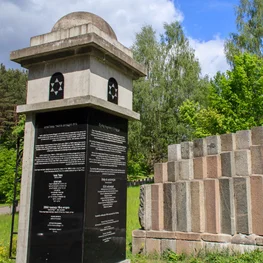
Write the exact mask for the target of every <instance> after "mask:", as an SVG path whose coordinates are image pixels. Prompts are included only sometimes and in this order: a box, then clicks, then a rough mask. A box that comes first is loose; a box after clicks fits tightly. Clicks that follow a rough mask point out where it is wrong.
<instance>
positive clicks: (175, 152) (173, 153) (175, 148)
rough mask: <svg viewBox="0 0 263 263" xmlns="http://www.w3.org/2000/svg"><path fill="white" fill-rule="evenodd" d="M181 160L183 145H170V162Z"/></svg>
mask: <svg viewBox="0 0 263 263" xmlns="http://www.w3.org/2000/svg"><path fill="white" fill-rule="evenodd" d="M179 160H181V144H171V145H168V162H175V161H179Z"/></svg>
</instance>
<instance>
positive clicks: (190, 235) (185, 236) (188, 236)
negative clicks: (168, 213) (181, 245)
mask: <svg viewBox="0 0 263 263" xmlns="http://www.w3.org/2000/svg"><path fill="white" fill-rule="evenodd" d="M175 238H176V239H177V240H189V241H199V240H201V234H199V233H194V232H178V231H177V232H175Z"/></svg>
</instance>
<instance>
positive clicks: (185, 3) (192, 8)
mask: <svg viewBox="0 0 263 263" xmlns="http://www.w3.org/2000/svg"><path fill="white" fill-rule="evenodd" d="M174 4H175V6H177V7H178V8H179V9H180V10H181V11H182V12H183V14H184V20H183V25H184V27H185V29H186V31H187V33H188V34H189V35H190V36H191V37H193V38H195V39H201V40H204V41H207V40H210V39H211V38H212V37H213V36H214V35H218V34H219V35H220V37H222V38H225V37H227V36H228V35H229V33H230V32H233V31H235V30H236V26H235V12H234V6H236V5H238V1H237V0H229V1H224V0H222V1H220V0H202V1H201V0H175V1H174Z"/></svg>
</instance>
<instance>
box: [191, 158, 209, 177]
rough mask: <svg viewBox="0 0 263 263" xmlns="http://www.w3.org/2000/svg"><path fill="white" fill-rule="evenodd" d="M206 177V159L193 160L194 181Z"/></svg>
mask: <svg viewBox="0 0 263 263" xmlns="http://www.w3.org/2000/svg"><path fill="white" fill-rule="evenodd" d="M206 177H207V163H206V157H197V158H194V179H204V178H206Z"/></svg>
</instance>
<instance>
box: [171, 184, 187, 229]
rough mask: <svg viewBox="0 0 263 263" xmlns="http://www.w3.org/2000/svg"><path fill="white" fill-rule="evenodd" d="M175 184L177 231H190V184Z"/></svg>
mask: <svg viewBox="0 0 263 263" xmlns="http://www.w3.org/2000/svg"><path fill="white" fill-rule="evenodd" d="M175 184H176V207H177V231H184V232H190V231H191V197H190V182H189V181H178V182H176V183H175Z"/></svg>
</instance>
